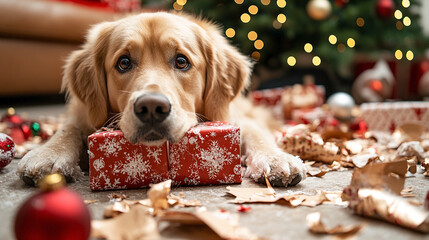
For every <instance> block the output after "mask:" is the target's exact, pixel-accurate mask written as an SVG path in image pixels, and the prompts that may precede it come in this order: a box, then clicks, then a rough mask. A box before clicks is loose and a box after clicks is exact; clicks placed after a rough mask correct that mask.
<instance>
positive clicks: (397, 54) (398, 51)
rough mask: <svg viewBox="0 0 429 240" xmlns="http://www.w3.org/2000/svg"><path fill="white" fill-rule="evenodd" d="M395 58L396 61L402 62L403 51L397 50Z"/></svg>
mask: <svg viewBox="0 0 429 240" xmlns="http://www.w3.org/2000/svg"><path fill="white" fill-rule="evenodd" d="M395 57H396V59H398V60H401V59H402V51H401V50H399V49H398V50H396V51H395Z"/></svg>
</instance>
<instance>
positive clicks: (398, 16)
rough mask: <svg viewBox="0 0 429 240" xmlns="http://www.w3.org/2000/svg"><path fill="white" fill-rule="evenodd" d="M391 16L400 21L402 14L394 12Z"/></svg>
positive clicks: (399, 11)
mask: <svg viewBox="0 0 429 240" xmlns="http://www.w3.org/2000/svg"><path fill="white" fill-rule="evenodd" d="M393 16H395V18H396V19H398V20H399V19H401V18H402V12H401V10H399V9H398V10H396V11H395V13H394V14H393Z"/></svg>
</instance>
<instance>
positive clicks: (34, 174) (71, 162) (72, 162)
mask: <svg viewBox="0 0 429 240" xmlns="http://www.w3.org/2000/svg"><path fill="white" fill-rule="evenodd" d="M61 150H63V149H61ZM61 150H59V149H55V148H54V147H53V148H51V147H49V146H42V147H40V148H37V149H34V150H32V151H30V152H28V153H27V154H26V155H25V156H24V157H23V158H22V159H21V160H20V161H19V163H18V175H19V177H20V178H21V179H22V180H23V181H24V182H25V183H26V184H28V185H30V186H36V185H37V184H38V182H39V180H40V179H42V178H43V177H44V176H45V175H47V174H51V173H60V174H62V175H63V176H64V177H65V178H66V180H67V181H68V182H71V181H75V180H77V179H80V178H81V177H82V171H81V170H80V168H79V166H78V164H77V159H78V158H79V156H76V153H73V152H67V151H61Z"/></svg>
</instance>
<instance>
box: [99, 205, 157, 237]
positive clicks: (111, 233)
mask: <svg viewBox="0 0 429 240" xmlns="http://www.w3.org/2000/svg"><path fill="white" fill-rule="evenodd" d="M91 228H92V229H91V237H94V238H105V239H108V240H117V239H130V240H131V239H158V238H159V231H158V224H157V222H156V221H155V219H154V218H153V217H152V215H151V214H150V212H149V211H148V209H147V207H145V206H141V205H135V206H133V207H132V208H131V210H130V211H129V212H128V213H127V214H122V215H120V216H117V217H114V218H111V219H107V220H93V221H92V222H91Z"/></svg>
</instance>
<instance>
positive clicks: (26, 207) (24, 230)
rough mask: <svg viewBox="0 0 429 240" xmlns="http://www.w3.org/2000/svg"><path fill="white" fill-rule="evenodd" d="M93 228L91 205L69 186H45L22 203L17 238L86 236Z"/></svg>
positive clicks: (44, 239)
mask: <svg viewBox="0 0 429 240" xmlns="http://www.w3.org/2000/svg"><path fill="white" fill-rule="evenodd" d="M57 175H58V174H57ZM90 230H91V217H90V214H89V211H88V208H87V207H86V205H85V204H84V202H83V200H82V198H81V197H80V196H79V195H78V194H77V193H75V192H74V191H72V190H69V189H67V188H65V187H60V188H59V189H54V190H52V189H49V187H48V188H47V190H46V189H45V190H43V189H42V191H41V192H39V193H37V194H35V195H33V196H31V197H30V198H29V199H27V200H26V201H25V202H24V203H23V204H22V206H21V207H20V209H19V210H18V213H17V215H16V218H15V236H16V239H17V240H27V239H31V240H51V239H52V240H54V239H55V240H84V239H85V240H86V239H88V238H89V234H90Z"/></svg>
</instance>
